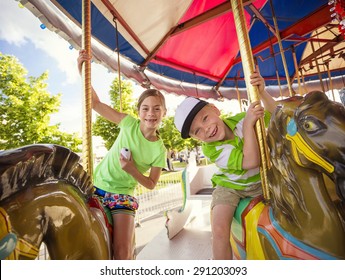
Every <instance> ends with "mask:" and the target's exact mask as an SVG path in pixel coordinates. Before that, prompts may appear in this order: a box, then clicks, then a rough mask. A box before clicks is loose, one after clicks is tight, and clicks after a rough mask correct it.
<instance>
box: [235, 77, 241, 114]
mask: <svg viewBox="0 0 345 280" xmlns="http://www.w3.org/2000/svg"><path fill="white" fill-rule="evenodd" d="M235 85H236V93H237V100H238V103H239V104H240V110H241V112H243V108H242V101H241V95H240V91H239V89H238V83H237V78H236V77H235Z"/></svg>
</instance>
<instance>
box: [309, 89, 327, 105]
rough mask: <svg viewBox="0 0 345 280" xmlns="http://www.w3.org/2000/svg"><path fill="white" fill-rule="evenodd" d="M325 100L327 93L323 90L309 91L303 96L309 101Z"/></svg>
mask: <svg viewBox="0 0 345 280" xmlns="http://www.w3.org/2000/svg"><path fill="white" fill-rule="evenodd" d="M325 100H328V97H327V95H326V94H325V93H324V92H322V91H318V90H315V91H311V92H309V93H308V94H306V95H305V96H304V101H307V102H309V103H315V102H323V101H325Z"/></svg>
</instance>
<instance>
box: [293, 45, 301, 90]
mask: <svg viewBox="0 0 345 280" xmlns="http://www.w3.org/2000/svg"><path fill="white" fill-rule="evenodd" d="M292 57H293V63H294V65H295V72H296V75H297V83H298V94H299V95H302V86H301V80H300V76H299V71H298V63H297V57H296V50H295V48H294V47H292Z"/></svg>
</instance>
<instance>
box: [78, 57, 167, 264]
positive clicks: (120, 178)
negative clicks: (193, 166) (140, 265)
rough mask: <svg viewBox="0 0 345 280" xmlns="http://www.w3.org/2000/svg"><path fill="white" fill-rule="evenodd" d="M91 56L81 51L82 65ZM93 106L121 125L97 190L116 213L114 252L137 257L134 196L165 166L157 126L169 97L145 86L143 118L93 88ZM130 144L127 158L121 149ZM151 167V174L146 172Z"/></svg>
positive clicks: (150, 185)
mask: <svg viewBox="0 0 345 280" xmlns="http://www.w3.org/2000/svg"><path fill="white" fill-rule="evenodd" d="M89 59H91V58H90V57H89V56H88V55H87V53H86V52H85V50H81V51H80V52H79V57H78V69H79V73H81V66H82V64H83V62H84V61H86V60H89ZM92 108H93V109H94V110H95V111H96V112H97V113H98V114H100V115H101V116H103V117H104V118H105V119H107V120H109V121H111V122H114V123H116V124H118V125H119V127H120V129H121V130H120V133H119V135H118V137H117V138H116V141H115V142H114V144H113V146H112V147H111V149H110V150H109V151H108V153H107V155H106V156H105V157H104V159H103V160H102V161H101V162H100V163H99V164H98V165H97V167H96V168H95V170H94V184H95V194H97V195H98V196H100V197H101V199H102V202H103V204H104V205H105V206H106V207H108V208H109V209H110V211H111V214H112V217H113V255H114V259H117V260H120V259H122V260H128V259H132V258H133V252H134V244H133V239H134V216H135V211H136V210H137V209H138V201H137V199H136V198H135V197H134V196H133V194H134V189H135V187H136V186H137V184H138V183H139V184H141V185H143V186H144V187H146V188H148V189H150V190H152V189H153V188H154V187H155V186H156V184H157V182H158V179H159V176H160V174H161V170H162V168H164V167H165V162H166V149H165V147H164V144H163V141H162V139H161V138H160V137H159V135H158V132H157V129H158V127H159V125H160V123H161V121H162V119H163V117H164V116H165V114H166V105H165V99H164V96H163V95H162V93H160V92H159V91H158V90H155V89H148V90H145V91H144V92H143V93H142V94H141V95H140V97H139V100H138V105H137V109H138V115H139V119H136V118H134V117H133V116H130V115H127V114H125V113H121V112H118V111H116V110H115V109H113V108H112V107H110V106H108V105H106V104H105V103H103V102H101V101H100V100H99V98H98V96H97V94H96V92H95V90H94V89H93V88H92ZM123 148H127V149H128V150H129V151H130V155H129V157H128V158H126V157H125V156H124V155H122V154H121V150H122V149H123ZM149 169H150V173H149V175H148V176H145V175H144V173H145V172H146V171H148V170H149Z"/></svg>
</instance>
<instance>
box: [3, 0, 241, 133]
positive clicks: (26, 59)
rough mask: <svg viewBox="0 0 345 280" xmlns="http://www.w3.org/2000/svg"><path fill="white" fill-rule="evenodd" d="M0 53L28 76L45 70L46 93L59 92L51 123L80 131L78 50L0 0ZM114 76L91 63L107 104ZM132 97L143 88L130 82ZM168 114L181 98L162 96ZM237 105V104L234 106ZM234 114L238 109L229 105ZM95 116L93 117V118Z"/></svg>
mask: <svg viewBox="0 0 345 280" xmlns="http://www.w3.org/2000/svg"><path fill="white" fill-rule="evenodd" d="M0 1H1V9H0V52H2V53H3V54H6V55H14V56H16V57H17V58H18V60H19V62H20V63H21V64H23V66H24V67H25V68H26V69H27V70H28V76H34V77H38V76H40V75H41V74H42V73H43V72H45V71H48V73H49V79H48V80H47V83H48V91H49V92H50V94H52V95H56V94H58V93H61V94H62V96H61V106H60V111H59V113H56V114H52V115H51V124H56V123H60V130H62V131H65V132H69V133H72V132H77V133H80V135H81V131H82V81H81V78H80V76H79V73H78V69H77V63H76V61H77V57H78V50H76V49H73V48H71V46H70V44H69V43H68V42H67V41H66V40H64V39H62V38H61V37H59V36H58V35H57V34H56V33H54V32H52V31H50V30H48V29H47V28H45V29H42V28H41V24H42V23H41V22H40V21H39V19H38V18H36V17H35V16H34V15H33V14H32V13H31V12H30V11H29V10H27V9H26V8H24V7H20V4H19V2H17V1H16V0H0ZM117 75H118V74H117V73H114V72H109V71H108V69H107V68H106V67H104V66H102V65H100V64H97V63H92V70H91V77H92V85H93V87H94V88H95V90H96V92H97V94H98V96H99V97H100V99H101V100H102V101H103V102H105V103H107V104H109V103H110V99H109V95H108V92H109V89H110V84H111V82H112V81H113V80H114V79H115V78H116V77H117ZM133 89H134V96H135V97H136V96H138V95H139V94H140V93H141V92H142V91H143V90H144V89H143V88H142V87H141V86H139V85H136V84H135V83H133ZM164 95H165V98H166V104H167V106H168V115H173V113H174V111H175V109H176V107H177V105H178V104H179V103H180V102H182V100H183V99H184V98H185V97H182V96H177V95H174V94H164ZM211 102H213V103H215V104H216V105H217V106H218V107H219V108H220V109H221V110H222V109H223V111H224V110H225V108H227V110H229V103H227V104H223V103H224V102H215V101H211ZM236 104H237V103H236ZM230 107H231V109H230V110H231V112H233V113H236V111H238V110H239V106H238V105H235V106H230ZM94 117H95V114H93V118H94Z"/></svg>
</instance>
